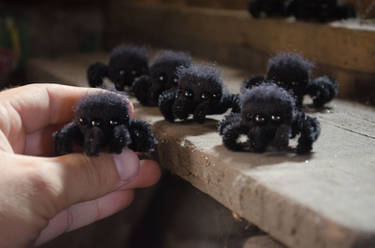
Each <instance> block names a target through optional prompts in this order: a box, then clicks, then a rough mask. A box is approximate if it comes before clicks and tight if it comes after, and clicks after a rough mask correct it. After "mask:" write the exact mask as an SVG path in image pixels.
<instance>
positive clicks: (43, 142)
mask: <svg viewBox="0 0 375 248" xmlns="http://www.w3.org/2000/svg"><path fill="white" fill-rule="evenodd" d="M62 127H63V125H51V126H48V127H46V128H44V129H41V130H38V131H36V132H33V133H31V134H28V135H27V136H26V142H25V143H26V144H25V148H24V152H23V153H24V154H25V155H33V156H47V157H48V156H55V155H56V152H55V144H54V140H53V138H52V134H53V133H54V132H55V131H56V130H59V129H60V128H62Z"/></svg>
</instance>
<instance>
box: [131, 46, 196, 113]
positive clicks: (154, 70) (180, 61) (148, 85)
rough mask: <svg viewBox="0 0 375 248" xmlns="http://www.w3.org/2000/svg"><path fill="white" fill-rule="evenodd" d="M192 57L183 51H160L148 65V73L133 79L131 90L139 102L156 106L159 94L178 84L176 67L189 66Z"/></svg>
mask: <svg viewBox="0 0 375 248" xmlns="http://www.w3.org/2000/svg"><path fill="white" fill-rule="evenodd" d="M191 63H192V58H191V56H190V55H189V54H187V53H184V52H175V51H171V50H166V51H162V52H161V53H159V54H158V55H157V56H156V58H155V60H154V61H153V62H152V63H151V65H150V68H149V70H150V75H144V76H141V77H139V78H136V79H135V80H134V83H133V86H132V90H133V92H134V95H135V97H136V98H137V99H138V100H139V102H140V103H141V104H143V105H145V106H157V103H158V99H159V95H160V94H161V93H162V92H163V91H166V90H169V89H171V88H176V87H177V85H178V77H177V69H178V68H180V67H189V66H190V65H191Z"/></svg>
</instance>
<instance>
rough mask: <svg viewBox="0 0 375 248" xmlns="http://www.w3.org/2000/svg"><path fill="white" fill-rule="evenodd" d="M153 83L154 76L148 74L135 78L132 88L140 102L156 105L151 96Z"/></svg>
mask: <svg viewBox="0 0 375 248" xmlns="http://www.w3.org/2000/svg"><path fill="white" fill-rule="evenodd" d="M151 85H152V78H151V77H150V76H148V75H143V76H141V77H138V78H136V79H135V80H134V82H133V86H132V90H133V92H134V95H135V97H136V98H137V99H138V100H139V102H140V103H141V104H143V105H146V106H155V105H156V103H154V102H152V101H151V100H152V99H150V97H149V91H150V87H151Z"/></svg>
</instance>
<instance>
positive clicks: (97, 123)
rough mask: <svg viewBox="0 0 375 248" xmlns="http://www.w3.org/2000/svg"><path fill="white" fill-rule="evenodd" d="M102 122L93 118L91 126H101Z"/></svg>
mask: <svg viewBox="0 0 375 248" xmlns="http://www.w3.org/2000/svg"><path fill="white" fill-rule="evenodd" d="M101 125H102V122H101V121H100V120H92V121H91V126H92V127H101Z"/></svg>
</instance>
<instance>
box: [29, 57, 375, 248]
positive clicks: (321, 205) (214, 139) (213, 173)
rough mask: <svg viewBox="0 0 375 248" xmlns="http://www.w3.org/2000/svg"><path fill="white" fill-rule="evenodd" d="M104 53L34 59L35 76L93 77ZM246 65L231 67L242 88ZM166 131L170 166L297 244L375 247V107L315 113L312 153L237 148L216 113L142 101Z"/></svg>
mask: <svg viewBox="0 0 375 248" xmlns="http://www.w3.org/2000/svg"><path fill="white" fill-rule="evenodd" d="M96 59H100V60H103V55H98V56H96V57H95V56H91V55H90V56H68V57H66V58H62V59H59V60H55V61H50V60H48V61H45V60H33V61H31V62H30V69H31V71H32V72H33V73H34V79H33V81H40V80H42V81H45V82H46V81H50V80H53V81H55V82H60V83H67V82H70V83H72V84H77V85H86V79H85V70H86V68H87V66H88V64H89V63H90V62H94V61H95V60H96ZM242 75H243V74H242V72H239V71H236V70H233V69H228V68H225V67H223V77H224V81H225V82H226V83H228V86H229V88H231V89H232V90H237V91H238V89H239V86H240V83H241V80H242ZM133 102H134V105H135V115H136V117H138V118H141V119H144V120H146V121H149V122H150V123H152V124H153V129H154V131H155V133H156V135H157V137H158V139H159V146H158V156H159V160H160V162H161V164H162V166H163V167H165V168H168V169H169V170H170V171H171V172H172V173H174V174H177V175H179V176H180V177H182V178H184V179H185V180H187V181H189V182H190V183H191V184H193V185H194V186H195V187H197V188H198V189H200V190H201V191H203V192H205V193H207V194H209V195H210V196H212V197H213V198H215V199H216V200H217V201H219V202H221V203H222V204H223V205H224V206H226V207H227V208H229V209H231V210H232V211H235V212H236V213H238V215H239V216H241V217H243V218H245V219H247V220H248V221H250V222H251V223H254V224H255V225H257V226H259V227H260V228H261V229H262V230H264V231H266V232H268V233H269V234H270V235H271V236H273V237H274V238H275V239H277V240H279V241H281V242H282V243H284V244H286V245H288V246H290V247H304V248H313V247H314V248H315V247H339V248H346V247H375V246H374V240H375V211H374V210H375V180H374V178H375V156H374V151H375V115H374V112H375V111H374V109H373V108H371V107H366V106H363V105H359V104H355V103H351V102H347V101H343V100H336V101H334V102H333V103H332V104H331V105H330V108H328V109H326V110H325V111H323V112H319V113H311V114H312V115H314V116H317V117H318V119H319V121H320V122H321V125H322V135H321V137H320V138H319V140H318V141H317V143H316V145H315V146H314V152H313V153H312V154H311V155H309V156H296V155H294V154H292V153H266V154H251V153H235V152H230V151H228V150H227V149H225V147H224V146H223V145H222V142H221V138H220V137H219V136H218V134H217V133H216V125H217V121H218V120H219V119H220V118H221V117H222V116H212V117H210V119H209V120H207V121H206V122H205V124H204V125H199V124H196V123H193V122H186V123H175V124H169V123H167V122H166V121H164V120H163V119H162V117H161V116H160V114H159V112H158V109H156V108H144V107H141V106H140V105H139V104H138V103H137V102H136V101H133Z"/></svg>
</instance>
